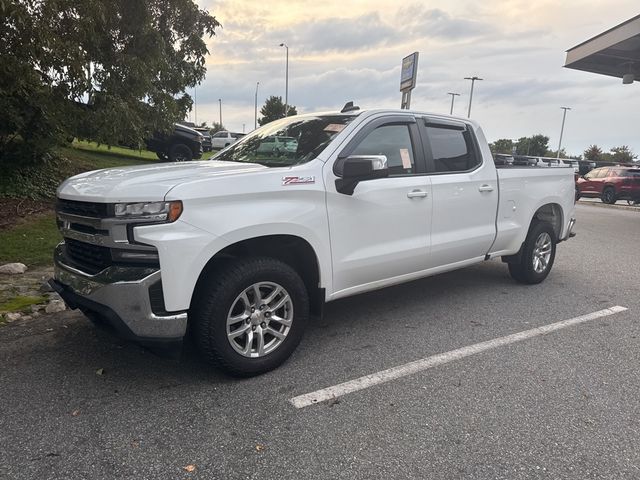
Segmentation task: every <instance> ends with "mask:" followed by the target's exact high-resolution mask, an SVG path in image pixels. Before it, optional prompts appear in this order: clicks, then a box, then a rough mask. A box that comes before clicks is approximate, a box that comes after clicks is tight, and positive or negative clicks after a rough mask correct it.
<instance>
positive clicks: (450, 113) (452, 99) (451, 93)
mask: <svg viewBox="0 0 640 480" xmlns="http://www.w3.org/2000/svg"><path fill="white" fill-rule="evenodd" d="M447 95H451V110H450V111H449V115H453V101H454V100H455V98H456V97H459V96H460V94H459V93H453V92H448V93H447Z"/></svg>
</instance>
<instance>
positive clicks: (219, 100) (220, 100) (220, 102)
mask: <svg viewBox="0 0 640 480" xmlns="http://www.w3.org/2000/svg"><path fill="white" fill-rule="evenodd" d="M218 103H219V104H220V128H222V99H221V98H219V99H218Z"/></svg>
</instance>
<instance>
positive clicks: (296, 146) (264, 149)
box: [212, 115, 356, 167]
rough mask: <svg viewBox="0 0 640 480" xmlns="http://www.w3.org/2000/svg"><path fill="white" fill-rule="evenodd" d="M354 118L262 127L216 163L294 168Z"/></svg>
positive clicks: (286, 121)
mask: <svg viewBox="0 0 640 480" xmlns="http://www.w3.org/2000/svg"><path fill="white" fill-rule="evenodd" d="M354 118H356V117H355V116H354V115H318V116H308V117H304V116H303V117H289V118H283V119H281V120H276V121H275V122H271V123H269V124H267V125H265V126H264V127H261V128H259V129H257V130H254V131H253V132H251V133H249V134H248V135H246V136H244V137H243V138H242V139H240V140H238V141H237V142H236V143H234V144H233V145H232V146H231V147H229V148H227V149H226V150H224V151H222V152H220V153H219V154H218V155H216V156H215V157H213V159H212V160H223V161H227V162H245V163H259V164H261V165H265V166H267V167H290V166H293V165H299V164H302V163H306V162H308V161H310V160H313V159H314V158H315V157H317V156H318V154H319V153H320V152H322V151H323V150H324V149H325V148H326V147H327V146H328V145H329V143H331V141H332V140H333V139H334V138H335V136H336V135H338V133H340V132H341V131H342V130H344V128H345V127H346V126H347V125H348V124H349V123H351V121H352V120H353V119H354Z"/></svg>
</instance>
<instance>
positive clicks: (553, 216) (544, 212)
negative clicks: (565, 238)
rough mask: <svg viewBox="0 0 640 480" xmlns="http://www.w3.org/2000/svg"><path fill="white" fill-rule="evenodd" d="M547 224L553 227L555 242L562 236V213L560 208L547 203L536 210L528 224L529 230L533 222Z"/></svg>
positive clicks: (555, 204) (554, 204)
mask: <svg viewBox="0 0 640 480" xmlns="http://www.w3.org/2000/svg"><path fill="white" fill-rule="evenodd" d="M536 221H541V222H549V223H550V224H551V225H552V226H553V231H554V232H555V234H556V241H557V239H559V238H560V237H561V236H562V227H563V225H564V213H563V211H562V207H561V206H560V205H558V204H557V203H547V204H546V205H543V206H541V207H540V208H538V210H536V212H535V213H534V214H533V217H532V219H531V223H530V224H529V230H530V229H531V227H532V226H533V224H534V222H536Z"/></svg>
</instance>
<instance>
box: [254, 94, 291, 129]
mask: <svg viewBox="0 0 640 480" xmlns="http://www.w3.org/2000/svg"><path fill="white" fill-rule="evenodd" d="M260 114H261V115H262V117H261V118H259V119H258V123H259V124H260V125H266V124H267V123H270V122H273V121H274V120H278V119H279V118H284V103H282V97H276V96H275V95H271V96H270V97H269V98H267V101H266V102H264V105H263V106H262V108H261V109H260ZM297 114H298V110H296V107H295V106H293V105H287V117H290V116H291V115H297Z"/></svg>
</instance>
